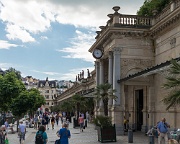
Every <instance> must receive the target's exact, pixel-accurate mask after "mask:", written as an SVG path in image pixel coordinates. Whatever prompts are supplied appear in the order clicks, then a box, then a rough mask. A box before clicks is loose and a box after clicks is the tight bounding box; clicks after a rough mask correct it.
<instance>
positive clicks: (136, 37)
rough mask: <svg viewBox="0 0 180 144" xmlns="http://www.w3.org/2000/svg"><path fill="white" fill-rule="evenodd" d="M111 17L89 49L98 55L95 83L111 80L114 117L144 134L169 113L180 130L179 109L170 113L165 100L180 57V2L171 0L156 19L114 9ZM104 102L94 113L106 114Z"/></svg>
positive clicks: (120, 129) (118, 126)
mask: <svg viewBox="0 0 180 144" xmlns="http://www.w3.org/2000/svg"><path fill="white" fill-rule="evenodd" d="M113 10H114V13H113V14H108V15H107V16H108V17H109V20H108V21H107V23H106V25H105V26H100V29H101V31H97V36H96V41H95V43H94V44H93V45H92V46H91V48H90V49H89V52H91V53H92V54H93V56H94V57H95V58H96V61H95V70H96V85H99V84H103V83H110V84H112V86H113V89H115V90H116V92H115V95H116V96H117V99H116V101H115V100H112V99H109V103H108V107H109V116H111V117H112V121H113V123H115V124H116V131H117V134H118V135H120V134H123V118H124V116H125V117H126V118H127V119H129V124H130V127H131V128H133V129H134V130H141V131H143V132H145V131H146V130H147V129H148V128H149V127H150V126H154V125H156V123H157V122H158V121H160V120H161V118H162V117H165V118H166V120H167V122H168V123H169V124H170V125H171V128H172V129H174V128H180V121H179V119H180V108H179V107H173V108H170V109H169V110H168V111H166V105H164V104H163V102H162V99H163V98H164V96H166V95H167V94H168V91H167V90H165V89H164V88H162V86H163V84H164V83H165V82H166V79H165V77H166V76H167V75H168V69H169V66H170V60H171V59H176V60H179V59H180V0H172V1H171V3H170V4H169V5H167V6H166V7H165V8H164V10H163V11H162V12H160V13H156V12H154V16H153V17H147V16H138V15H124V14H121V13H119V10H120V7H119V6H115V7H113ZM102 107H103V104H102V102H99V103H97V104H96V107H95V115H99V114H102V113H103V108H102Z"/></svg>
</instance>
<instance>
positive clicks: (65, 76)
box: [60, 67, 94, 81]
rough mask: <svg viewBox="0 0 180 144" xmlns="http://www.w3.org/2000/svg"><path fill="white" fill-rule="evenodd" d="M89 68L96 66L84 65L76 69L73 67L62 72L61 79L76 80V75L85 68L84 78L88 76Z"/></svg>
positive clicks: (90, 69) (92, 68)
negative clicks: (66, 71)
mask: <svg viewBox="0 0 180 144" xmlns="http://www.w3.org/2000/svg"><path fill="white" fill-rule="evenodd" d="M87 69H89V72H91V71H92V70H94V67H83V68H76V69H71V70H70V71H69V72H68V73H65V74H62V75H61V77H60V80H72V81H75V80H76V76H77V75H78V74H80V72H82V70H84V78H86V77H87Z"/></svg>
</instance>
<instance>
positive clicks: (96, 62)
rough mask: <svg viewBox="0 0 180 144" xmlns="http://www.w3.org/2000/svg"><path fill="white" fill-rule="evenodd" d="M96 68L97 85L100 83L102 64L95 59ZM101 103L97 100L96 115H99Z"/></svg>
mask: <svg viewBox="0 0 180 144" xmlns="http://www.w3.org/2000/svg"><path fill="white" fill-rule="evenodd" d="M95 69H96V86H97V85H99V83H100V80H99V79H100V64H99V62H98V61H95ZM98 109H99V103H98V101H97V100H96V101H95V108H94V115H95V116H96V115H98Z"/></svg>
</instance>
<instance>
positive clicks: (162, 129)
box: [157, 118, 170, 144]
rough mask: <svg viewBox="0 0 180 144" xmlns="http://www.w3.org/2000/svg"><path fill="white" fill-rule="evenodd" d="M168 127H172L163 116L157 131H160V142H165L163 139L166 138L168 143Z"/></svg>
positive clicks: (160, 143) (166, 143)
mask: <svg viewBox="0 0 180 144" xmlns="http://www.w3.org/2000/svg"><path fill="white" fill-rule="evenodd" d="M168 128H170V125H169V124H168V123H166V119H165V118H162V120H161V121H160V122H159V123H158V125H157V131H158V135H159V137H158V144H164V143H162V140H163V139H164V140H165V144H168V134H167V132H168Z"/></svg>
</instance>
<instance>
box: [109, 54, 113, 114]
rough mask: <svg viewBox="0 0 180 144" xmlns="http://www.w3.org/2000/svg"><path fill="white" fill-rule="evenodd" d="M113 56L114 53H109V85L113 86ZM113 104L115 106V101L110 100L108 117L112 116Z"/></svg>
mask: <svg viewBox="0 0 180 144" xmlns="http://www.w3.org/2000/svg"><path fill="white" fill-rule="evenodd" d="M112 58H113V55H112V51H110V52H109V67H108V83H109V84H111V85H112V84H113V60H112ZM112 104H113V100H112V98H109V101H108V115H109V116H112V111H111V109H112Z"/></svg>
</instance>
